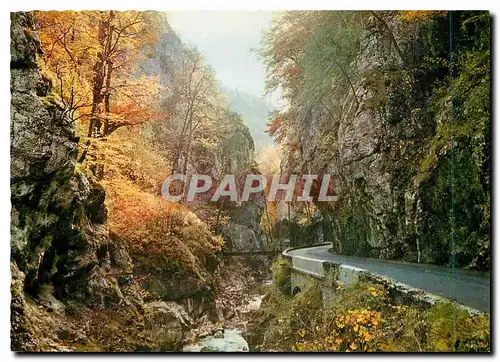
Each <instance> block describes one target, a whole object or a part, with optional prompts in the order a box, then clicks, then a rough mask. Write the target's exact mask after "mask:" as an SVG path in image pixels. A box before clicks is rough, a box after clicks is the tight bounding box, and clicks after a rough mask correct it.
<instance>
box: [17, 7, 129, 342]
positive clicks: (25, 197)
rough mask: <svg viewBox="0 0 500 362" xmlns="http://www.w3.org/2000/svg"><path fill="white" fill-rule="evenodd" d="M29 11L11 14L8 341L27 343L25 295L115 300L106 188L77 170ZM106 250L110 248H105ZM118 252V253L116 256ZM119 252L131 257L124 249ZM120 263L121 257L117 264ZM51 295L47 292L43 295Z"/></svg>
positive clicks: (95, 302)
mask: <svg viewBox="0 0 500 362" xmlns="http://www.w3.org/2000/svg"><path fill="white" fill-rule="evenodd" d="M32 22H33V19H32V17H31V15H30V14H29V13H12V14H11V39H12V41H11V84H10V87H11V96H12V97H11V124H10V130H11V135H10V136H11V170H10V172H11V203H12V210H11V270H12V306H11V307H12V337H13V338H12V347H13V349H16V350H23V349H26V348H27V347H26V343H29V340H30V338H31V337H29V332H28V331H27V328H26V327H25V322H26V321H25V318H26V316H25V303H26V299H25V294H26V293H28V294H30V295H31V296H32V297H39V296H40V295H41V294H43V293H46V291H49V293H50V295H55V296H56V297H57V298H63V299H64V298H69V297H70V298H71V299H73V300H77V301H81V302H85V303H87V304H88V305H90V306H97V307H99V306H101V304H103V300H110V299H112V297H115V299H114V300H113V302H119V300H116V299H117V298H118V299H119V298H120V297H121V296H122V295H121V293H120V290H119V288H118V286H117V283H116V280H114V278H110V277H107V276H105V270H106V269H109V268H110V267H111V266H112V263H111V261H112V260H114V259H116V257H114V256H116V255H118V254H120V255H121V254H124V253H125V254H126V251H124V250H122V249H120V248H119V247H116V246H114V247H110V246H112V245H111V244H110V241H109V238H108V229H107V226H106V224H105V222H106V209H105V207H104V204H103V203H104V198H105V192H104V189H103V188H102V187H101V186H100V185H99V184H96V183H94V182H92V181H91V180H89V179H87V178H86V177H85V176H84V175H82V174H81V173H79V172H76V171H75V163H76V156H77V152H78V150H77V142H78V139H77V138H76V137H75V130H74V126H73V124H72V123H71V122H70V121H69V119H67V118H66V117H64V114H63V109H62V107H61V105H59V103H58V102H57V101H56V97H54V96H53V95H52V94H51V84H50V83H49V82H48V81H47V80H46V79H44V78H43V77H42V76H41V75H40V72H39V69H38V66H37V62H36V56H37V53H40V52H41V50H40V44H39V41H38V38H37V35H36V33H34V32H33V31H32V30H31V29H32V28H33V23H32ZM110 253H111V255H110ZM115 254H116V255H115ZM120 259H124V260H125V259H126V260H129V258H128V254H126V255H125V256H123V255H121V258H120ZM122 264H123V263H122ZM49 298H51V300H53V296H49Z"/></svg>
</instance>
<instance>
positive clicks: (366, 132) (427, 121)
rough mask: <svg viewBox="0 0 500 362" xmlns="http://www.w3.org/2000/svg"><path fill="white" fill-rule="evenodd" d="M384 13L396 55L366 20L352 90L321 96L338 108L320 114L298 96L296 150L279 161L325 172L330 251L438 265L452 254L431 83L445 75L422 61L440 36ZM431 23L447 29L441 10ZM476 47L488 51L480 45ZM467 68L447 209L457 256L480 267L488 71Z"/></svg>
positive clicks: (441, 101)
mask: <svg viewBox="0 0 500 362" xmlns="http://www.w3.org/2000/svg"><path fill="white" fill-rule="evenodd" d="M457 17H458V15H457ZM387 21H388V24H389V26H390V28H391V29H392V33H393V34H394V36H395V39H394V40H395V42H396V43H397V44H398V46H399V48H400V49H401V53H402V54H401V53H400V52H399V51H396V50H395V47H394V46H393V42H392V41H387V39H385V38H383V37H381V36H380V32H379V31H377V29H376V26H377V22H376V21H375V19H370V21H369V24H367V28H366V29H364V31H365V32H366V34H365V35H364V36H363V37H362V38H363V44H362V46H361V47H360V49H361V50H360V52H359V53H358V56H357V59H356V61H355V64H356V65H357V74H358V75H359V76H358V77H356V82H355V83H354V84H353V89H354V92H352V91H350V90H349V92H347V94H344V95H343V96H342V97H340V98H333V95H332V99H330V100H328V102H330V103H329V104H331V105H333V107H340V108H341V109H342V111H341V112H340V114H339V115H338V117H332V115H328V114H326V113H325V111H324V110H322V107H321V106H318V105H317V104H315V103H314V102H313V101H310V100H306V101H303V102H301V104H300V107H299V109H298V112H297V122H298V127H297V130H295V132H296V134H292V136H291V137H295V138H296V139H298V140H299V142H300V149H299V150H291V151H289V152H288V154H287V155H286V157H285V158H284V160H283V162H282V168H283V169H284V170H286V171H288V172H290V173H293V172H295V173H300V172H312V173H314V172H325V173H326V172H328V173H330V174H332V175H333V176H334V178H335V191H336V194H337V195H338V197H339V202H338V203H337V204H336V205H335V206H334V207H332V206H331V205H321V204H318V205H317V206H318V208H320V210H321V213H322V218H323V221H324V222H323V224H324V231H325V232H324V234H325V235H326V236H327V240H329V241H332V242H333V246H334V249H335V250H336V251H337V252H340V253H345V254H351V255H362V256H373V257H381V258H394V259H404V260H407V261H413V262H424V263H437V264H447V263H449V261H450V255H451V247H450V243H451V241H450V239H451V238H450V235H451V223H450V221H449V220H450V217H449V213H450V205H451V194H450V191H449V185H450V182H451V181H450V180H451V177H452V176H451V175H450V165H451V157H452V156H451V142H450V139H451V138H450V131H449V129H448V128H447V126H448V123H449V122H450V115H449V109H450V105H449V103H447V102H449V98H446V96H447V95H448V97H449V90H448V88H446V89H445V90H444V91H443V93H438V94H439V95H438V96H437V95H436V92H437V91H436V89H439V87H441V86H442V87H447V85H448V84H449V75H448V71H447V69H444V71H441V73H439V72H436V71H435V70H429V68H428V67H426V65H425V57H426V56H427V54H426V53H425V52H426V51H428V48H430V47H433V46H435V44H436V42H437V40H436V39H438V37H441V38H442V37H443V35H442V33H439V34H438V33H432V34H431V35H432V39H431V40H429V37H430V35H429V34H426V33H425V32H426V31H429V32H430V30H428V29H427V30H425V29H424V30H422V29H420V28H417V26H416V25H411V24H403V23H402V22H401V21H398V19H397V17H396V16H393V17H392V18H391V17H390V16H388V17H387ZM443 24H444V25H443ZM439 26H442V27H444V29H446V26H447V19H446V18H444V19H443V20H442V22H441V23H439V25H436V27H437V28H439ZM405 27H406V28H405ZM411 27H413V28H411ZM457 29H458V27H457ZM433 31H435V32H439V30H433ZM446 36H447V35H446ZM471 36H472V35H471ZM474 36H476V37H477V36H478V35H477V34H474ZM457 39H459V36H458V35H457ZM445 41H446V38H445ZM457 41H458V40H457ZM428 42H431V43H430V45H429V43H428ZM439 44H441V43H439ZM462 46H463V48H462V49H467V50H469V49H470V48H471V47H472V46H471V45H470V44H465V45H462ZM481 51H483V52H484V54H486V55H488V54H489V50H487V49H481ZM471 53H472V54H474V53H473V51H471ZM445 54H448V53H445ZM440 56H443V55H442V54H441V55H440ZM473 56H477V55H473ZM473 56H471V58H472V57H473ZM443 57H446V55H444V56H443ZM448 57H449V54H448ZM474 59H482V58H480V57H479V56H477V58H474ZM475 61H477V62H480V61H482V60H475ZM484 63H485V65H484V67H483V68H482V69H489V68H488V64H489V63H488V62H487V61H485V62H484ZM472 68H473V66H472ZM457 74H460V70H458V65H457ZM471 74H473V73H471V71H470V70H462V73H461V75H459V76H460V77H462V78H463V82H464V84H467V86H466V87H464V89H465V88H467V91H465V90H464V91H459V90H457V91H456V92H457V94H459V93H460V92H463V93H464V95H463V98H462V100H461V102H462V103H461V104H460V105H458V99H459V97H460V96H458V95H457V106H456V107H457V109H459V108H460V109H462V110H463V111H464V113H467V112H468V114H469V115H470V114H471V112H474V116H468V117H464V118H463V119H462V120H460V121H456V122H457V126H456V129H457V131H456V132H458V133H459V132H461V131H460V127H463V129H464V130H467V131H463V133H462V135H461V136H457V137H456V138H455V151H454V152H455V159H456V168H457V171H456V172H455V176H454V180H453V181H454V182H455V186H454V187H455V195H454V197H455V199H456V201H455V213H456V215H458V216H457V218H460V219H461V221H460V226H458V224H457V226H456V229H457V230H459V229H460V230H461V231H460V232H458V233H457V241H456V243H457V245H459V246H458V247H457V250H458V252H457V263H458V264H459V265H461V266H472V267H476V268H486V269H488V263H489V262H488V260H489V249H488V248H489V246H488V245H489V236H488V235H489V232H488V231H487V229H488V227H489V201H487V200H488V199H489V181H488V180H489V178H488V172H487V170H488V167H489V166H488V165H489V156H488V153H489V151H488V142H489V140H485V139H486V138H487V137H488V128H489V123H488V122H489V121H488V119H489V110H488V104H489V102H488V98H489V94H488V88H487V86H486V87H483V86H482V84H487V82H489V76H488V72H487V71H486V72H483V73H481V75H478V76H477V78H474V77H473V76H472V75H471ZM481 77H482V79H481ZM459 83H460V82H457V84H459ZM443 85H444V86H443ZM457 87H458V86H457ZM457 89H458V88H457ZM332 93H333V92H332ZM353 93H355V96H354V94H353ZM443 94H444V95H443ZM478 94H481V96H479V95H478ZM439 97H441V98H439ZM325 102H327V101H325ZM472 104H474V106H472ZM474 110H475V111H474ZM460 112H461V111H457V114H459V113H460ZM472 120H473V121H472ZM458 123H460V125H458ZM476 139H477V140H481V141H476ZM478 145H479V146H478ZM472 160H476V161H477V162H476V161H472ZM474 162H476V163H475V164H474ZM459 169H460V171H458V170H459ZM466 178H468V180H469V181H466ZM473 180H474V181H473ZM478 180H481V181H478ZM459 204H460V205H459ZM472 210H476V211H472ZM481 210H483V211H481ZM484 210H486V211H484ZM473 214H474V215H473ZM457 220H458V219H457ZM459 234H461V236H460V237H459V236H458V235H459Z"/></svg>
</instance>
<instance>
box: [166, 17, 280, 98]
mask: <svg viewBox="0 0 500 362" xmlns="http://www.w3.org/2000/svg"><path fill="white" fill-rule="evenodd" d="M272 16H273V15H272V13H271V12H265V11H202V12H195V11H189V12H182V11H180V12H175V11H174V12H169V13H168V21H169V23H170V25H171V26H172V28H174V30H175V31H176V33H177V34H178V35H179V36H180V38H181V39H182V40H183V41H184V42H186V43H188V44H190V45H194V46H196V48H197V49H198V50H199V51H200V52H201V53H202V54H203V56H204V58H205V59H206V62H207V63H208V64H209V65H210V66H211V67H212V68H213V69H214V70H215V73H216V77H217V79H219V80H220V81H221V83H222V84H223V85H224V86H226V87H229V88H233V89H237V90H239V91H244V92H246V93H250V94H253V95H256V96H258V97H263V96H264V87H265V67H264V65H263V64H261V63H260V62H259V60H258V59H257V54H255V52H253V51H252V49H257V48H259V46H260V39H261V35H262V32H263V31H265V30H267V29H269V27H270V22H271V18H272ZM274 98H276V96H274V97H266V99H267V100H268V101H270V102H272V103H276V101H275V99H274Z"/></svg>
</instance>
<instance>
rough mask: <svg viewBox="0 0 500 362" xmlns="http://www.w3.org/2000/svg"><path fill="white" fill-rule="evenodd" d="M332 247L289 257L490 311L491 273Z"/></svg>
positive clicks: (316, 247) (318, 248)
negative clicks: (354, 271)
mask: <svg viewBox="0 0 500 362" xmlns="http://www.w3.org/2000/svg"><path fill="white" fill-rule="evenodd" d="M330 247H331V246H330V245H322V246H313V247H310V248H305V249H296V250H291V251H289V252H288V254H289V255H292V256H293V255H296V256H304V257H308V258H312V259H317V260H328V261H331V262H334V263H338V264H345V265H350V266H354V267H358V268H361V269H365V270H367V271H369V272H372V273H377V274H380V275H383V276H386V277H389V278H391V279H393V280H395V281H397V282H401V283H405V284H408V285H410V286H412V287H414V288H418V289H422V290H424V291H426V292H428V293H432V294H436V295H440V296H442V297H446V298H448V299H451V300H456V301H457V302H458V303H460V304H463V305H466V306H468V307H471V308H474V309H477V310H480V311H482V312H488V313H489V312H490V274H489V273H487V272H477V271H472V270H462V269H456V273H455V275H453V272H452V269H451V268H448V267H443V266H436V265H430V264H412V263H403V262H398V261H389V260H381V259H371V258H360V257H354V256H346V255H338V254H333V253H331V252H329V251H328V249H329V248H330Z"/></svg>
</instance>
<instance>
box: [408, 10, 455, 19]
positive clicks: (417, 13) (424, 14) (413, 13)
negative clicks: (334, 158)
mask: <svg viewBox="0 0 500 362" xmlns="http://www.w3.org/2000/svg"><path fill="white" fill-rule="evenodd" d="M447 13H448V12H447V11H441V10H408V11H400V15H399V19H401V20H403V21H423V20H427V19H431V18H433V17H444V16H446V14H447Z"/></svg>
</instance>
